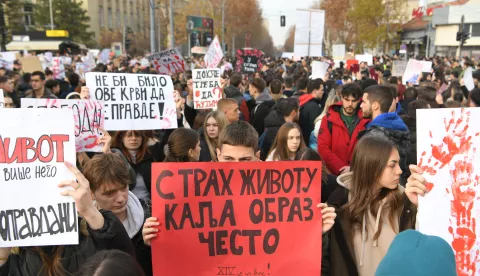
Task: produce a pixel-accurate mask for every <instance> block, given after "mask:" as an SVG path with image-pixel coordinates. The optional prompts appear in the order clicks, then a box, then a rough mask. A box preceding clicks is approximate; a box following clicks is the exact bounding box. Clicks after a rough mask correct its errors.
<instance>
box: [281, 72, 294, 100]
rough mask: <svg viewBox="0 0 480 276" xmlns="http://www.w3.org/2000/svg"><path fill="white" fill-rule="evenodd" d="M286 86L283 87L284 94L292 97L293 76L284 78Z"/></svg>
mask: <svg viewBox="0 0 480 276" xmlns="http://www.w3.org/2000/svg"><path fill="white" fill-rule="evenodd" d="M283 84H284V86H285V88H284V89H283V95H284V96H286V97H288V98H290V97H291V96H292V95H293V77H290V76H286V77H285V78H284V79H283Z"/></svg>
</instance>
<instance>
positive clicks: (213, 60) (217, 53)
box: [205, 36, 223, 68]
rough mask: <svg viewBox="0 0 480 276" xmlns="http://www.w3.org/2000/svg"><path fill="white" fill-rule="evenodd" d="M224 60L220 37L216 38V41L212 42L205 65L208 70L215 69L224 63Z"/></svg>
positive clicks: (206, 55)
mask: <svg viewBox="0 0 480 276" xmlns="http://www.w3.org/2000/svg"><path fill="white" fill-rule="evenodd" d="M222 58H223V50H222V46H220V42H219V41H218V36H215V39H214V40H213V41H212V44H210V47H208V51H207V53H206V54H205V65H206V66H207V68H215V67H217V65H218V64H219V63H220V62H221V61H222Z"/></svg>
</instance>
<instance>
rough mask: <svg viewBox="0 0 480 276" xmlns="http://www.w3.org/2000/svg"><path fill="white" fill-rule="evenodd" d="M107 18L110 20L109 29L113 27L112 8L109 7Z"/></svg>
mask: <svg viewBox="0 0 480 276" xmlns="http://www.w3.org/2000/svg"><path fill="white" fill-rule="evenodd" d="M107 20H108V28H109V29H113V14H112V8H108V15H107Z"/></svg>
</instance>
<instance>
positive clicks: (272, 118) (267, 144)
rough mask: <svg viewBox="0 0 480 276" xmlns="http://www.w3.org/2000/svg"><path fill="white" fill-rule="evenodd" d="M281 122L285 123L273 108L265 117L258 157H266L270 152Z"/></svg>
mask: <svg viewBox="0 0 480 276" xmlns="http://www.w3.org/2000/svg"><path fill="white" fill-rule="evenodd" d="M283 124H285V119H284V118H283V116H282V115H281V114H280V113H278V111H277V110H275V109H274V110H272V111H271V112H270V114H268V116H267V118H265V133H264V138H263V143H262V145H261V148H260V150H261V156H260V158H261V159H262V160H265V159H266V158H267V155H268V153H269V152H270V149H271V148H272V146H273V143H274V142H275V137H277V133H278V130H279V129H280V127H281V126H282V125H283Z"/></svg>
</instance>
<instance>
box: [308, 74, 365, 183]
mask: <svg viewBox="0 0 480 276" xmlns="http://www.w3.org/2000/svg"><path fill="white" fill-rule="evenodd" d="M361 98H362V89H361V88H360V86H358V85H357V84H354V83H351V84H346V85H344V86H343V87H342V90H341V100H342V101H341V102H338V103H336V104H333V105H332V106H330V108H329V110H328V112H327V115H326V116H325V117H324V118H323V119H322V123H321V125H320V131H319V133H318V139H317V145H318V154H319V155H320V156H321V157H322V160H323V162H324V163H325V166H326V167H327V169H328V170H329V171H330V173H331V174H333V175H340V174H342V173H346V172H349V171H350V161H351V160H352V157H353V150H354V149H355V145H356V144H357V141H358V135H359V133H360V132H361V131H362V130H364V129H365V127H366V125H367V124H368V122H369V121H370V120H368V119H364V118H363V116H362V110H361V109H360V107H359V103H360V100H361Z"/></svg>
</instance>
